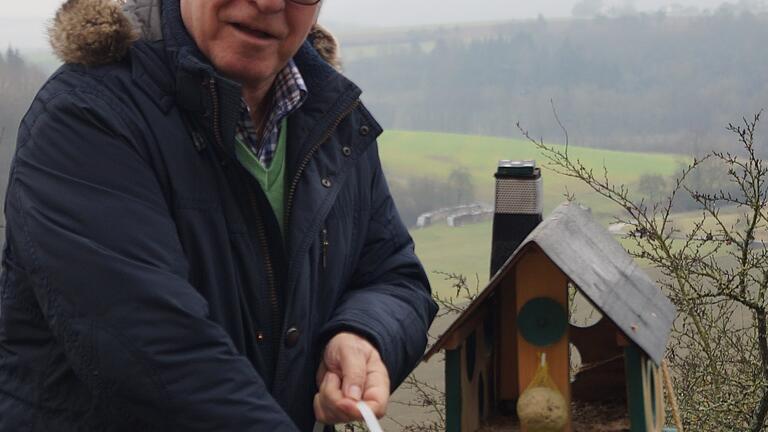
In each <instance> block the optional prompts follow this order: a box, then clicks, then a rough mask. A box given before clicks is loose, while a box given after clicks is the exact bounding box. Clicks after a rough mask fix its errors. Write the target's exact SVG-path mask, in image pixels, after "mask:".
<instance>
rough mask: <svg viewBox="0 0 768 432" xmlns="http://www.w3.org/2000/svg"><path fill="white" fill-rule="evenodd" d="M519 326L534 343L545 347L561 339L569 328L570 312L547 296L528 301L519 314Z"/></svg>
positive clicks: (524, 336)
mask: <svg viewBox="0 0 768 432" xmlns="http://www.w3.org/2000/svg"><path fill="white" fill-rule="evenodd" d="M517 328H518V329H520V334H521V335H523V338H524V339H525V340H527V341H528V342H530V343H531V344H533V345H536V346H540V347H545V346H550V345H553V344H554V343H556V342H557V341H559V340H560V339H562V338H563V336H564V335H565V331H566V329H567V328H568V314H567V313H566V311H565V309H564V308H563V306H562V305H561V304H560V303H558V302H556V301H554V300H552V299H550V298H546V297H540V298H536V299H533V300H531V301H529V302H528V303H526V304H525V305H524V306H523V308H522V309H521V310H520V313H519V314H518V316H517Z"/></svg>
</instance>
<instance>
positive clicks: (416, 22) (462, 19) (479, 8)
mask: <svg viewBox="0 0 768 432" xmlns="http://www.w3.org/2000/svg"><path fill="white" fill-rule="evenodd" d="M7 3H9V4H7V5H6V6H5V7H4V8H3V9H2V10H1V11H0V47H7V46H9V45H13V46H14V47H17V48H21V49H23V50H24V51H30V50H45V49H47V44H46V41H45V31H44V28H45V22H46V20H48V19H50V18H51V17H52V16H53V14H54V12H55V11H56V9H57V8H58V6H59V5H60V4H61V3H62V0H34V1H32V2H10V1H8V2H7ZM722 4H724V2H723V1H722V0H537V1H535V2H532V1H525V2H523V1H509V0H482V1H477V2H467V1H466V0H418V1H413V0H389V1H387V2H381V1H377V0H325V6H324V9H323V12H322V15H321V18H320V20H321V22H326V23H329V24H332V26H333V27H334V28H341V29H344V30H347V29H356V30H363V29H373V28H377V27H410V26H426V25H441V24H443V25H444V24H456V23H471V22H475V23H476V22H489V21H505V20H520V19H533V18H537V17H539V16H540V15H541V16H544V17H546V18H548V19H552V18H567V17H571V16H574V15H575V16H584V17H589V16H591V15H595V14H606V15H617V14H618V15H620V14H626V13H636V12H654V11H658V10H660V9H662V10H665V11H667V13H671V14H698V13H708V12H711V11H713V10H715V9H717V8H718V7H720V5H722ZM725 4H728V5H730V7H734V8H741V9H748V10H752V11H757V10H764V9H765V7H766V6H765V1H764V0H731V1H730V2H725Z"/></svg>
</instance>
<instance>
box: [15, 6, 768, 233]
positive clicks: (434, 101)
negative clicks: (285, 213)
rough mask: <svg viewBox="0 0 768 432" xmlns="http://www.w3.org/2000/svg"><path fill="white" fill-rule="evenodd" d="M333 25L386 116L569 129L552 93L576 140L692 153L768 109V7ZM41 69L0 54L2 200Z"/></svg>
mask: <svg viewBox="0 0 768 432" xmlns="http://www.w3.org/2000/svg"><path fill="white" fill-rule="evenodd" d="M339 37H340V39H341V42H342V54H343V55H345V56H346V61H345V69H346V70H345V71H346V73H347V75H348V76H350V78H352V79H353V80H354V81H355V82H357V83H358V84H359V85H360V86H361V87H362V88H363V89H364V92H365V93H364V96H363V99H364V101H365V102H366V103H367V104H368V105H369V107H370V108H371V110H372V111H373V112H374V114H375V115H376V117H377V118H378V119H379V121H381V122H382V123H383V124H384V126H385V127H387V128H394V129H406V130H425V131H439V132H456V133H465V134H481V135H494V136H505V137H520V133H519V131H518V130H517V128H516V126H515V125H516V123H517V122H518V121H519V122H521V123H522V125H523V126H524V127H525V128H526V129H528V130H530V131H531V133H532V134H533V135H535V136H542V137H544V139H545V140H547V141H550V142H553V141H562V140H563V133H562V131H561V129H560V127H559V126H558V124H557V122H556V121H555V119H554V117H553V114H552V106H551V103H550V101H554V104H555V105H556V107H557V110H558V112H559V115H560V118H561V120H562V122H563V124H564V126H565V127H566V128H567V130H568V132H569V135H570V139H571V143H572V144H574V145H582V146H590V147H601V148H610V149H617V150H629V149H631V150H636V151H659V152H670V153H684V154H694V153H700V152H704V151H706V150H709V149H712V148H716V147H717V148H721V149H727V148H730V147H729V146H730V145H732V144H734V143H733V139H732V137H731V136H729V135H728V134H727V133H726V132H725V126H726V125H727V124H728V123H729V122H732V121H737V120H738V119H739V118H740V117H741V116H743V115H745V116H751V115H752V114H754V113H755V112H757V111H758V110H760V109H762V108H768V49H766V48H767V47H766V45H768V15H753V14H748V13H739V12H733V11H729V10H727V9H721V10H719V11H718V12H716V13H712V14H708V15H701V16H697V17H690V18H681V17H668V16H665V15H664V14H662V13H657V14H636V15H631V16H626V17H597V18H594V19H572V20H561V21H548V20H545V19H539V20H533V21H520V22H508V23H498V24H488V25H473V26H452V27H434V28H426V29H406V30H402V29H399V30H381V31H377V32H367V33H365V34H346V35H345V34H340V35H339ZM43 67H44V68H45V69H46V70H52V68H53V67H54V66H53V65H48V64H46V65H43ZM44 79H45V73H44V72H41V69H40V68H39V67H37V66H34V65H31V64H30V63H28V62H27V61H25V59H24V58H23V57H22V55H21V54H20V53H19V52H17V51H15V50H13V49H8V50H7V51H5V52H2V53H0V200H2V199H3V195H4V192H5V189H6V182H7V179H8V168H9V165H10V160H11V157H12V152H13V148H14V146H15V142H16V132H17V128H18V124H19V121H20V120H21V117H22V116H23V114H24V113H25V112H26V110H27V108H28V106H29V103H30V101H31V100H32V98H33V96H34V94H35V92H36V91H37V89H38V88H39V86H40V85H41V84H42V83H43V81H44ZM766 138H768V136H766ZM763 151H764V152H765V153H764V154H766V155H767V156H768V151H766V149H763ZM510 157H514V155H513V154H510ZM654 180H658V179H654ZM645 183H647V184H648V185H649V187H650V186H653V185H654V184H655V183H654V182H651V181H646V182H644V184H645ZM656 183H658V182H656ZM415 189H418V188H415ZM651 189H653V188H651ZM649 193H650V192H649ZM437 195H440V194H435V196H437ZM406 198H407V197H405V198H403V197H400V200H399V201H401V202H405V201H406ZM0 202H2V201H0ZM420 203H422V204H423V202H421V201H420ZM443 204H445V203H442V202H441V203H435V204H434V205H443ZM414 209H416V207H414ZM414 211H416V210H414ZM2 225H4V219H3V215H2V212H0V226H2ZM1 241H2V234H1V230H0V242H1Z"/></svg>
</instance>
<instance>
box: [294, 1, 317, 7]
mask: <svg viewBox="0 0 768 432" xmlns="http://www.w3.org/2000/svg"><path fill="white" fill-rule="evenodd" d="M291 1H292V2H293V3H296V4H300V5H304V6H314V5H316V4H318V3H320V0H291Z"/></svg>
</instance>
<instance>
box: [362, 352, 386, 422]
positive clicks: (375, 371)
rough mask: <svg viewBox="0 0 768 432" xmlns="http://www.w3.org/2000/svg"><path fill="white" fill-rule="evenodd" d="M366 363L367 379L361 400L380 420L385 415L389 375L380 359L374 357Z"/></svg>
mask: <svg viewBox="0 0 768 432" xmlns="http://www.w3.org/2000/svg"><path fill="white" fill-rule="evenodd" d="M373 357H374V356H372V359H371V361H369V362H368V379H367V381H366V385H365V393H364V394H363V400H364V401H365V402H366V403H367V404H368V406H369V407H371V410H372V411H373V413H374V414H376V417H378V418H382V417H384V416H385V415H386V413H387V405H388V403H389V390H390V389H389V386H390V383H389V374H388V373H387V368H386V366H385V365H384V363H383V362H382V361H381V359H379V358H378V356H376V358H373Z"/></svg>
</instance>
